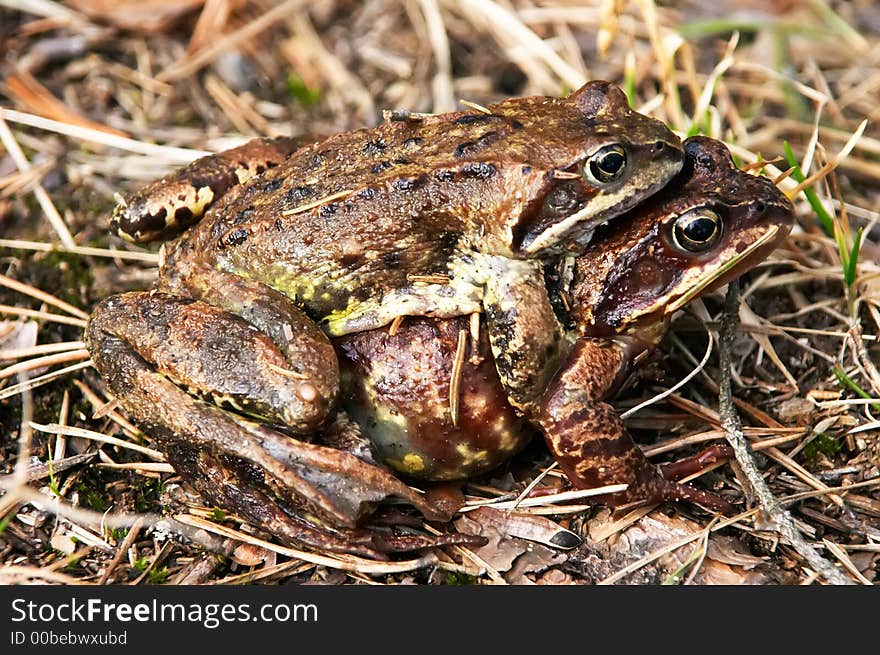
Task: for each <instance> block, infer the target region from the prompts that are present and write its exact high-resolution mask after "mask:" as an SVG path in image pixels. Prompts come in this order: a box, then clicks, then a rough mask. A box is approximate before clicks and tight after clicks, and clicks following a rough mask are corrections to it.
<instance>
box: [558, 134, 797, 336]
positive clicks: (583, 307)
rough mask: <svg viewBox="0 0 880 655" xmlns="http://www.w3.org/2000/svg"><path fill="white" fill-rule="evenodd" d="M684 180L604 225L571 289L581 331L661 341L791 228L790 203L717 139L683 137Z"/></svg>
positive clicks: (582, 259) (574, 314) (575, 318)
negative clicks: (676, 320)
mask: <svg viewBox="0 0 880 655" xmlns="http://www.w3.org/2000/svg"><path fill="white" fill-rule="evenodd" d="M685 153H686V160H685V165H684V168H683V169H682V171H681V173H680V175H679V176H678V177H677V178H676V179H675V180H674V181H673V182H672V183H671V184H670V185H669V187H667V188H666V189H664V190H663V191H662V192H661V193H660V194H658V195H657V196H655V197H654V198H652V199H650V200H649V201H648V202H647V203H645V204H644V205H642V206H640V207H639V208H638V209H637V210H636V211H633V212H630V213H629V214H627V215H625V216H621V217H619V218H618V219H616V220H615V221H614V222H613V224H611V225H608V226H605V227H603V228H601V229H600V231H599V232H598V233H597V236H596V241H595V243H596V246H595V247H591V248H590V249H588V250H587V251H586V252H585V253H584V254H583V255H582V256H580V257H579V258H578V259H577V261H576V265H575V275H574V280H573V283H572V287H571V296H572V298H571V304H572V306H573V310H572V319H573V321H574V323H575V326H576V328H577V330H578V331H579V332H580V333H581V334H585V335H589V336H609V335H612V334H621V333H630V334H637V335H638V336H639V338H641V339H645V340H655V339H657V338H659V336H661V335H662V333H663V328H664V326H665V324H666V322H667V320H668V318H669V317H670V316H671V315H672V313H673V312H675V311H676V310H678V309H679V308H681V307H682V306H683V305H685V303H687V302H688V301H690V300H692V299H693V298H696V297H698V296H700V295H702V294H704V293H706V292H707V291H710V290H712V289H715V288H717V287H719V286H720V285H723V284H726V283H727V282H729V281H730V280H732V279H734V278H736V277H738V276H739V275H741V274H742V273H744V272H745V271H747V270H749V269H750V268H752V267H753V266H755V265H756V264H757V263H759V262H760V261H762V260H763V259H764V258H765V257H766V256H767V255H769V254H770V252H771V251H773V250H774V249H775V248H776V247H777V246H778V245H779V243H780V242H781V241H782V240H783V239H784V238H785V236H786V235H787V234H788V232H789V231H790V229H791V227H792V224H793V222H794V214H793V209H792V205H791V202H789V200H788V198H787V197H786V196H785V195H784V194H783V193H782V192H780V191H779V189H777V188H776V186H775V185H774V184H773V183H772V182H771V181H770V180H769V179H767V178H764V177H760V176H755V175H751V174H748V173H745V172H743V171H741V170H739V169H738V168H737V167H736V166H735V164H734V162H733V160H732V158H731V156H730V153H729V151H728V150H727V148H726V147H725V146H724V145H723V144H722V143H721V142H719V141H715V140H713V139H709V138H706V137H692V138H690V139H688V140H687V141H685Z"/></svg>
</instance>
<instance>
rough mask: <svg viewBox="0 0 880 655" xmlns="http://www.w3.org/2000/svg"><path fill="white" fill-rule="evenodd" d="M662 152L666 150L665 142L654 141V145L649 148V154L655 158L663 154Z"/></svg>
mask: <svg viewBox="0 0 880 655" xmlns="http://www.w3.org/2000/svg"><path fill="white" fill-rule="evenodd" d="M664 150H666V142H665V141H656V142H655V143H654V145H652V146H651V154H652V155H654V156H655V157H659V156H660V155H661V154H663V151H664Z"/></svg>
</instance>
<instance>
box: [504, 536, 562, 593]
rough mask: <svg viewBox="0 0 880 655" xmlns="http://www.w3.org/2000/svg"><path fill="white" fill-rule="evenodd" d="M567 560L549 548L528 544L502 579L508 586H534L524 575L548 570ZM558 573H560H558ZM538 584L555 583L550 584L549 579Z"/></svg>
mask: <svg viewBox="0 0 880 655" xmlns="http://www.w3.org/2000/svg"><path fill="white" fill-rule="evenodd" d="M567 559H568V557H567V556H566V555H564V554H562V553H559V552H556V551H554V550H551V549H550V548H545V547H544V546H541V545H538V544H529V548H528V550H527V551H526V552H525V553H523V554H522V555H521V556H520V557H518V558H517V559H516V561H515V562H514V563H513V567H511V569H510V571H509V572H507V573H506V574H505V575H504V579H505V580H507V582H508V583H509V584H523V585H530V584H535V582H533V581H532V579H531V578H529V577H528V576H527V575H526V574H528V573H541V572H543V571H546V570H547V569H549V568H550V567H551V566H558V565H559V564H563V563H564V562H565V561H566V560H567ZM560 573H562V572H561V571H560ZM563 575H564V574H563ZM569 580H570V578H569ZM540 584H556V583H554V582H551V581H550V579H548V580H546V581H544V582H542V583H540ZM560 584H563V583H560Z"/></svg>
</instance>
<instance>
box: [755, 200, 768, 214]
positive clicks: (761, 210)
mask: <svg viewBox="0 0 880 655" xmlns="http://www.w3.org/2000/svg"><path fill="white" fill-rule="evenodd" d="M766 209H767V205H765V204H764V203H763V202H761V201H760V200H759V201H758V202H756V203H755V211H756V212H758V213H759V214H763V213H764V210H766Z"/></svg>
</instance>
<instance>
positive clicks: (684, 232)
mask: <svg viewBox="0 0 880 655" xmlns="http://www.w3.org/2000/svg"><path fill="white" fill-rule="evenodd" d="M722 227H723V224H722V222H721V217H720V216H719V215H718V214H717V213H716V212H714V211H712V210H711V209H707V208H706V207H700V208H699V209H691V210H690V211H687V212H685V213H684V214H682V215H681V216H679V217H678V218H677V219H676V220H675V225H673V226H672V238H673V239H674V240H675V245H676V246H678V247H679V248H680V249H681V250H686V251H688V252H705V251H707V250H709V248H711V247H712V246H714V245H715V244H716V243H717V242H718V239H720V238H721V232H722Z"/></svg>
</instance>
